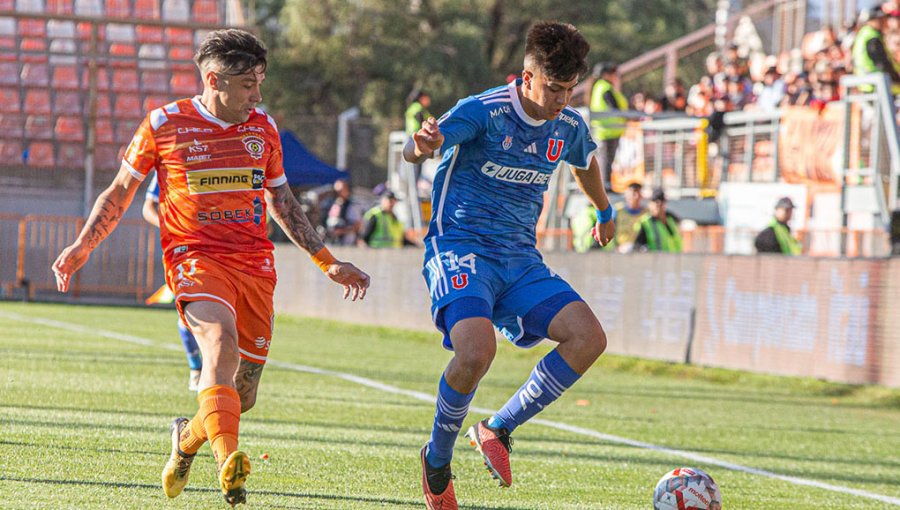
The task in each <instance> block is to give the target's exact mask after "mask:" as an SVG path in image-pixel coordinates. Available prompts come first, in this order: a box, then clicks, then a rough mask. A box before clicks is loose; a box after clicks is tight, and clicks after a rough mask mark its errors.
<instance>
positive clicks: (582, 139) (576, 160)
mask: <svg viewBox="0 0 900 510" xmlns="http://www.w3.org/2000/svg"><path fill="white" fill-rule="evenodd" d="M579 118H581V117H579ZM596 150H597V144H596V143H595V142H594V139H593V137H592V136H591V133H590V131H589V130H588V128H587V124H586V123H584V122H579V123H578V126H577V127H575V137H574V139H573V140H572V148H571V149H569V152H568V154H567V155H566V161H567V162H568V163H569V164H570V165H572V166H574V167H575V168H582V169H585V168H588V167H589V166H590V163H591V157H593V156H594V153H595V151H596Z"/></svg>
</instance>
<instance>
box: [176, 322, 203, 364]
mask: <svg viewBox="0 0 900 510" xmlns="http://www.w3.org/2000/svg"><path fill="white" fill-rule="evenodd" d="M178 335H179V336H180V337H181V343H182V344H184V353H185V354H186V355H187V360H188V366H189V367H191V370H200V369H201V368H202V367H203V358H201V357H200V346H199V345H197V340H196V339H195V338H194V334H193V333H191V330H190V329H188V327H187V326H185V325H184V323H183V322H181V321H178Z"/></svg>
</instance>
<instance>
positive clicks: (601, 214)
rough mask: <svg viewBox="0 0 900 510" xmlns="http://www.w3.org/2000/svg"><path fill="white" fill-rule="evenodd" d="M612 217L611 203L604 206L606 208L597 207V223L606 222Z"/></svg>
mask: <svg viewBox="0 0 900 510" xmlns="http://www.w3.org/2000/svg"><path fill="white" fill-rule="evenodd" d="M612 217H613V207H612V204H609V205H607V206H606V209H605V210H603V211H601V210H600V209H597V223H601V224H602V223H606V222H607V221H609V220H611V219H612Z"/></svg>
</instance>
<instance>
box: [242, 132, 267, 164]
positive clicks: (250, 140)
mask: <svg viewBox="0 0 900 510" xmlns="http://www.w3.org/2000/svg"><path fill="white" fill-rule="evenodd" d="M241 141H242V142H244V149H246V150H247V152H248V153H249V154H250V157H251V158H253V159H260V158H262V155H263V152H265V150H266V144H265V142H263V140H262V138H260V137H258V136H252V135H251V136H245V137H244V138H243V139H241Z"/></svg>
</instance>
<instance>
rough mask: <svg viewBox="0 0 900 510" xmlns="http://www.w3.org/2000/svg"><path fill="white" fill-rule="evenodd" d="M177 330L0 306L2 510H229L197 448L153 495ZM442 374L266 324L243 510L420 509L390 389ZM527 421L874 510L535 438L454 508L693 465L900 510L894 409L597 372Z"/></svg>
mask: <svg viewBox="0 0 900 510" xmlns="http://www.w3.org/2000/svg"><path fill="white" fill-rule="evenodd" d="M349 306H352V305H348V307H349ZM48 321H57V323H50V322H48ZM175 321H176V316H175V313H174V311H171V310H150V309H137V308H105V307H83V306H65V305H38V304H30V305H25V304H18V303H0V377H2V379H0V432H2V433H0V459H2V466H3V467H2V469H0V508H2V509H9V510H12V509H28V510H34V509H62V508H67V509H68V508H73V509H104V510H106V509H119V508H121V509H146V508H154V509H156V508H162V509H188V508H190V509H205V508H227V505H226V504H225V503H224V501H223V499H222V497H221V495H220V493H219V491H218V489H217V488H216V485H215V467H214V463H213V459H212V456H211V454H210V451H209V447H208V446H204V448H203V449H202V450H201V451H200V454H199V455H198V458H197V460H196V461H195V463H194V468H193V470H192V473H191V481H190V484H189V485H188V489H187V490H186V491H185V492H184V493H183V494H182V495H181V496H179V497H178V498H177V499H174V500H168V499H167V498H166V497H165V496H164V495H163V492H162V489H161V488H160V486H159V475H160V469H161V468H162V465H163V464H164V463H165V460H166V458H167V456H168V452H169V444H170V443H169V441H170V440H169V434H168V426H169V423H170V422H171V420H172V418H174V417H176V416H191V415H192V414H193V413H194V411H195V410H196V401H195V399H194V395H192V394H191V393H189V392H188V391H187V366H186V362H185V359H184V354H183V353H182V352H181V348H180V344H179V342H178V338H177V331H176V328H175ZM73 325H74V326H73ZM115 334H119V337H118V338H113V337H115V336H116V335H115ZM142 339H145V340H148V341H149V342H145V343H144V344H142V343H141V342H144V340H142ZM547 349H548V347H545V346H541V347H538V348H536V349H534V350H531V351H520V350H517V349H514V348H512V347H511V346H508V345H505V344H504V345H502V346H501V348H500V349H498V354H497V358H496V360H495V362H494V365H493V367H492V369H491V372H490V373H489V375H488V376H487V377H486V378H485V380H484V381H482V383H481V386H480V388H479V391H478V394H477V396H476V397H475V401H474V402H473V406H475V407H480V408H488V409H496V408H497V407H499V406H501V405H502V404H503V403H504V402H505V401H506V399H507V398H508V397H509V396H510V395H511V394H512V392H513V391H515V390H516V389H517V388H518V386H519V385H520V384H521V383H522V381H524V379H525V378H526V377H527V375H528V373H529V371H530V370H531V368H532V366H533V365H534V363H535V362H536V361H537V360H538V359H539V358H540V357H541V356H542V355H543V354H544V353H545V352H547ZM449 356H450V354H449V353H448V352H446V351H444V350H442V349H441V347H440V343H439V339H438V336H437V334H436V333H435V334H427V333H415V332H407V331H398V330H391V329H385V328H369V327H361V326H351V325H347V324H341V323H335V322H328V321H319V320H310V319H298V318H292V317H278V319H277V322H276V328H275V339H274V341H273V342H272V348H271V353H270V360H272V361H273V363H271V364H270V365H269V366H268V367H267V368H266V370H265V372H264V374H263V379H262V384H261V387H260V392H259V398H258V402H257V406H256V408H254V409H253V410H252V411H250V412H249V413H248V414H245V415H244V417H243V419H242V421H241V447H242V449H244V450H246V451H247V452H248V453H249V454H250V457H251V459H252V461H253V473H252V475H251V477H250V479H249V480H248V491H249V493H248V505H247V506H246V508H248V509H252V508H259V509H263V508H265V509H317V510H318V509H341V510H345V509H374V508H392V509H415V508H424V504H423V503H422V495H421V489H420V472H419V465H418V452H419V449H420V448H421V446H422V444H424V442H425V440H426V439H427V437H428V433H429V430H430V425H431V419H432V416H433V413H434V405H433V404H430V403H428V402H425V401H423V400H422V399H421V398H416V394H410V393H404V392H396V391H392V389H393V388H399V389H401V390H408V391H412V392H419V393H423V394H433V392H434V390H435V388H436V386H437V381H438V377H439V375H440V373H441V371H442V370H443V368H444V366H445V365H446V363H447V361H448V359H449ZM301 365H302V366H305V367H315V368H318V369H323V370H328V371H331V372H329V373H327V374H314V373H310V372H308V371H303V370H298V368H302V367H300V366H301ZM334 372H339V373H341V374H349V375H352V376H357V377H361V378H366V379H367V380H371V381H376V382H378V383H382V384H383V385H386V386H382V387H372V385H371V384H370V385H368V386H367V385H365V384H360V380H358V379H356V380H354V379H353V378H352V377H338V376H336V375H335V374H334ZM483 416H484V414H483V413H479V412H473V413H470V415H469V417H468V418H467V420H466V424H465V427H468V426H469V425H470V424H471V423H473V422H474V421H475V420H478V419H481V418H482V417H483ZM539 417H540V418H541V419H543V420H549V421H552V422H557V423H564V424H567V425H571V426H575V427H580V428H582V429H588V430H590V431H596V432H599V433H602V434H610V435H614V436H618V437H622V438H627V439H632V440H635V441H641V442H644V443H649V444H653V445H658V446H662V447H667V448H671V449H677V450H683V451H688V452H692V453H694V454H698V455H703V456H706V457H709V458H714V459H718V460H719V461H723V462H730V463H733V464H736V465H740V466H745V467H749V468H754V469H760V470H766V471H768V472H772V473H777V474H779V475H784V476H788V477H794V478H796V479H802V480H803V481H808V482H814V483H821V484H829V485H830V486H836V487H840V488H845V489H849V490H856V491H862V492H863V493H865V494H866V495H870V496H871V495H874V496H876V497H878V496H880V497H882V500H878V499H873V498H871V497H865V496H864V495H861V494H847V493H841V492H836V491H834V490H828V489H825V488H821V487H813V486H808V485H801V484H797V483H792V482H790V481H786V480H783V479H776V478H772V477H769V476H763V475H760V474H753V473H747V472H742V471H736V470H731V469H726V468H724V467H721V466H717V465H709V464H705V463H703V462H696V461H692V460H686V459H684V458H680V457H679V456H678V455H676V454H673V453H671V452H663V451H654V450H650V449H646V448H641V447H638V446H634V445H627V444H621V443H617V442H615V441H612V440H608V439H601V438H598V437H592V436H590V435H586V434H583V433H582V434H579V433H576V432H572V431H565V430H560V429H558V428H552V427H549V426H547V425H545V424H541V423H529V424H526V425H525V426H523V427H522V428H520V429H519V430H517V431H516V433H515V439H516V443H515V445H514V448H513V453H512V457H511V458H512V467H513V475H514V484H513V486H512V487H511V488H509V489H501V488H499V487H497V486H496V484H495V483H494V482H493V480H491V479H490V476H489V475H488V474H487V473H486V472H485V471H484V469H483V467H482V465H481V461H480V457H478V456H477V454H476V453H475V452H474V451H472V450H471V449H470V448H469V446H468V443H467V442H466V440H465V439H464V438H461V439H460V440H459V441H458V442H457V449H456V453H455V457H454V461H453V466H454V472H455V473H456V476H457V479H456V482H455V483H456V491H457V495H458V497H459V500H460V506H461V508H467V509H494V510H531V509H548V510H563V509H615V510H627V509H642V510H646V509H648V508H650V507H651V505H650V498H651V492H652V489H653V487H654V485H655V484H656V481H657V480H658V479H659V478H660V477H661V476H662V475H663V474H664V473H665V472H667V471H668V470H670V469H673V468H675V467H679V466H685V465H686V466H697V467H701V468H703V469H705V470H706V471H707V472H709V473H710V474H712V475H713V476H714V477H715V479H716V481H717V482H718V483H719V485H720V487H721V489H722V493H723V499H724V508H725V509H727V510H732V509H753V510H759V509H776V508H790V509H792V510H802V509H806V510H822V509H880V508H898V507H900V391H897V390H887V389H884V388H862V387H854V386H847V385H838V384H830V383H822V382H819V381H812V380H801V379H788V378H777V377H768V376H758V375H750V374H746V373H741V372H732V371H725V370H711V369H699V368H697V367H684V366H680V365H671V364H663V363H655V362H647V361H638V360H632V359H628V358H622V357H616V356H609V355H604V356H603V357H602V358H601V360H600V361H599V362H598V364H597V365H595V366H594V368H593V369H592V370H591V371H590V372H589V373H588V374H587V375H586V376H585V377H584V378H583V379H582V380H581V381H580V382H579V383H578V384H577V385H576V386H575V387H574V388H573V389H572V390H571V391H569V392H567V393H566V394H565V395H564V396H563V397H562V398H561V399H560V400H559V401H558V402H556V403H555V404H554V405H553V406H551V407H550V408H548V409H547V410H545V412H543V413H542V414H541V415H540V416H539ZM263 454H268V460H265V461H264V460H261V458H260V457H261V456H262V455H263Z"/></svg>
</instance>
